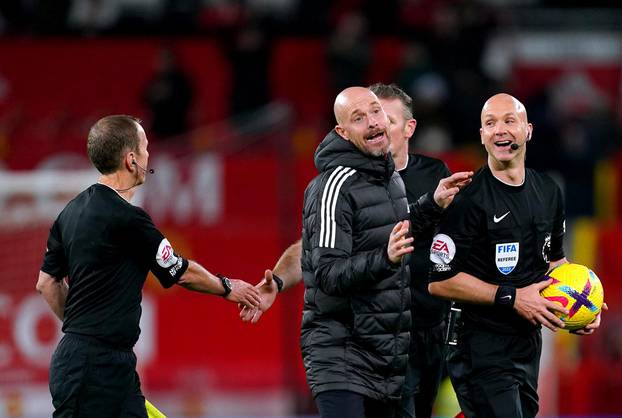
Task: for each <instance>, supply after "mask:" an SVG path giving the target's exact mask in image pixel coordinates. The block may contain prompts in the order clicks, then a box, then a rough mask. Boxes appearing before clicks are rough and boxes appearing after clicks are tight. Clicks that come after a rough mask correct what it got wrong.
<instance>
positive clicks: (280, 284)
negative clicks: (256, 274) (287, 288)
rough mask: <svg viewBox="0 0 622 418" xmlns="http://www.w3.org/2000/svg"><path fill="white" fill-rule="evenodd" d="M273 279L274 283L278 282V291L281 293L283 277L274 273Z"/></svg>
mask: <svg viewBox="0 0 622 418" xmlns="http://www.w3.org/2000/svg"><path fill="white" fill-rule="evenodd" d="M272 280H274V283H276V290H277V292H279V293H281V291H282V290H283V279H281V278H280V277H279V276H277V275H276V274H274V273H272Z"/></svg>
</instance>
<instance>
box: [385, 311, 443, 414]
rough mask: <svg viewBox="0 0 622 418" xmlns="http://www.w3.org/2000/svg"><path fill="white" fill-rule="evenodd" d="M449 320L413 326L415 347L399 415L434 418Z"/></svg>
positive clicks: (412, 333)
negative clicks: (433, 412) (421, 326)
mask: <svg viewBox="0 0 622 418" xmlns="http://www.w3.org/2000/svg"><path fill="white" fill-rule="evenodd" d="M445 330H446V324H445V321H443V322H442V323H440V324H439V325H437V326H435V327H430V328H418V329H413V331H412V332H411V334H410V336H411V338H412V350H411V353H410V356H409V358H408V369H407V371H406V380H405V382H404V387H403V391H402V401H401V402H400V406H399V408H398V411H397V413H396V415H395V416H396V417H397V418H415V417H416V418H430V417H431V416H432V408H433V407H434V400H435V399H436V394H437V393H438V387H439V385H440V384H441V377H442V376H443V372H444V370H445V354H446V352H447V349H446V347H447V345H446V344H445Z"/></svg>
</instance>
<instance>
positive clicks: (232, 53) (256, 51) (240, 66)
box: [229, 24, 270, 115]
mask: <svg viewBox="0 0 622 418" xmlns="http://www.w3.org/2000/svg"><path fill="white" fill-rule="evenodd" d="M229 59H230V62H231V69H232V71H233V89H232V92H231V103H232V109H231V110H232V113H233V115H239V114H241V113H246V112H251V111H253V110H256V109H258V108H260V107H261V106H264V105H265V104H267V103H268V102H269V101H270V92H269V86H268V80H269V78H270V77H269V75H268V62H269V61H270V42H269V41H268V40H267V39H266V35H265V33H264V32H262V30H261V29H260V28H259V27H257V26H256V24H250V25H247V26H244V27H242V28H241V29H239V30H238V31H237V32H236V33H235V34H234V37H233V42H232V44H231V45H230V47H229Z"/></svg>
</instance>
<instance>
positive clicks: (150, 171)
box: [132, 160, 155, 174]
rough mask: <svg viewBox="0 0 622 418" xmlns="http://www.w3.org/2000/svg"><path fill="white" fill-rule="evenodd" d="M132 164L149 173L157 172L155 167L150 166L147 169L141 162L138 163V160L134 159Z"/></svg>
mask: <svg viewBox="0 0 622 418" xmlns="http://www.w3.org/2000/svg"><path fill="white" fill-rule="evenodd" d="M132 164H134V165H135V166H136V167H138V168H140V169H141V170H143V172H145V173H146V172H147V171H148V172H149V174H155V170H154V169H153V168H150V169H149V170H147V169H146V168H143V167H142V166H141V165H140V164H138V163H137V162H136V160H134V161H132Z"/></svg>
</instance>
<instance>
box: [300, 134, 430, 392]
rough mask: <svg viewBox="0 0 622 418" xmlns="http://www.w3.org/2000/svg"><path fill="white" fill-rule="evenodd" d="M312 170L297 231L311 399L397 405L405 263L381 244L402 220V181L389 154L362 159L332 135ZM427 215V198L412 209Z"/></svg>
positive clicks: (404, 356) (404, 337) (406, 296)
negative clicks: (331, 393)
mask: <svg viewBox="0 0 622 418" xmlns="http://www.w3.org/2000/svg"><path fill="white" fill-rule="evenodd" d="M315 165H316V167H317V168H318V170H319V171H320V174H319V175H318V176H317V177H316V178H315V179H313V180H312V181H311V183H310V184H309V185H308V187H307V190H306V191H305V201H304V209H303V233H302V245H303V253H302V270H303V277H304V282H305V304H304V312H303V318H302V335H301V348H302V355H303V360H304V365H305V369H306V373H307V380H308V383H309V386H310V387H311V390H312V391H313V393H314V395H317V394H318V393H320V392H323V391H328V390H348V391H352V392H356V393H360V394H362V395H364V396H367V397H370V398H374V399H378V400H384V401H387V400H397V399H399V398H400V393H401V387H402V385H403V383H404V375H405V370H406V364H407V360H408V348H409V341H410V334H409V332H410V326H411V317H410V305H411V299H410V287H409V280H410V274H409V271H408V263H407V260H403V262H402V264H401V265H397V266H396V265H393V264H392V263H391V262H390V261H389V259H388V256H387V244H388V241H389V234H390V232H391V230H392V228H393V226H394V225H395V224H396V223H397V222H399V221H401V220H405V219H408V218H409V209H408V202H407V200H406V191H405V188H404V183H403V182H402V179H401V177H400V175H399V174H398V173H397V172H396V171H395V170H394V163H393V159H392V158H391V157H390V156H389V157H386V158H385V157H378V158H375V157H371V156H367V155H365V154H363V153H361V152H360V151H359V150H358V149H357V148H356V147H355V146H354V145H353V144H352V143H350V142H348V141H346V140H344V139H343V138H341V137H340V136H339V135H338V134H337V133H336V132H335V131H332V132H331V133H329V134H328V135H327V136H326V138H325V139H324V141H322V143H321V144H320V146H319V147H318V149H317V151H316V153H315ZM434 208H435V205H434V204H433V203H432V204H430V202H428V201H426V200H425V199H421V201H420V202H418V204H416V205H415V206H414V207H413V209H415V210H416V211H417V213H419V214H421V213H430V211H432V212H433V211H434ZM421 219H425V221H426V222H427V221H431V220H430V217H421ZM420 228H422V226H421V225H417V226H416V228H415V230H417V229H420Z"/></svg>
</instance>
